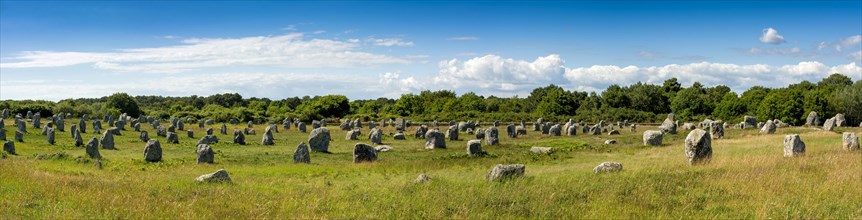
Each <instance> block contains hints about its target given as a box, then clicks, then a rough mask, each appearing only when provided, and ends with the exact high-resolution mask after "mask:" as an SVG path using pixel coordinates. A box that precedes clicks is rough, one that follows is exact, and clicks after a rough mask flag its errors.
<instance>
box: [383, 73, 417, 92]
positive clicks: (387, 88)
mask: <svg viewBox="0 0 862 220" xmlns="http://www.w3.org/2000/svg"><path fill="white" fill-rule="evenodd" d="M380 85H381V86H382V88H383V91H384V92H383V95H384V96H386V97H391V98H397V97H398V96H399V95H401V94H402V93H411V92H418V91H421V90H423V89H425V88H426V87H425V85H424V84H423V83H421V82H420V81H419V80H417V79H416V78H415V77H412V76H411V77H407V78H404V79H402V78H401V72H386V73H384V74H380Z"/></svg>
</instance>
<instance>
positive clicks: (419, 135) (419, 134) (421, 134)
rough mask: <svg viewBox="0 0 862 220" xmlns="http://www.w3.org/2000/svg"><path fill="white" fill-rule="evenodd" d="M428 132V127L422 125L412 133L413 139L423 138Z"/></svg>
mask: <svg viewBox="0 0 862 220" xmlns="http://www.w3.org/2000/svg"><path fill="white" fill-rule="evenodd" d="M426 132H428V126H425V125H422V126H419V127H417V128H416V132H414V133H413V137H415V138H416V139H422V138H425V133H426Z"/></svg>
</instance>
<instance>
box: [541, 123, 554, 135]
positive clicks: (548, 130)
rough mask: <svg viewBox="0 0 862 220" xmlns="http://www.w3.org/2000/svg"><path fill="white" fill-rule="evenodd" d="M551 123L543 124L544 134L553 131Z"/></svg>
mask: <svg viewBox="0 0 862 220" xmlns="http://www.w3.org/2000/svg"><path fill="white" fill-rule="evenodd" d="M551 126H553V125H551V123H544V124H542V134H550V133H551Z"/></svg>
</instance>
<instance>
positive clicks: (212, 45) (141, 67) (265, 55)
mask: <svg viewBox="0 0 862 220" xmlns="http://www.w3.org/2000/svg"><path fill="white" fill-rule="evenodd" d="M182 43H183V44H182V45H177V46H166V47H155V48H132V49H120V50H118V51H116V52H55V51H25V52H22V53H21V54H19V55H18V56H16V57H12V59H13V60H17V62H15V61H13V62H4V63H0V68H34V67H62V66H72V65H79V64H93V67H94V68H98V69H107V70H114V71H134V72H183V71H188V70H193V69H201V68H210V67H225V66H237V65H263V66H278V67H292V68H314V67H333V68H344V67H356V66H368V65H377V64H405V63H411V62H412V61H410V60H409V59H405V58H399V57H392V56H388V55H383V54H374V53H368V52H362V51H359V49H361V45H360V44H359V41H358V40H356V39H350V40H347V41H338V40H327V39H304V38H303V34H301V33H292V34H286V35H279V36H257V37H245V38H227V39H222V38H215V39H213V38H193V39H186V40H183V41H182Z"/></svg>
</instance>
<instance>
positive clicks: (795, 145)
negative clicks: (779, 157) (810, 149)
mask: <svg viewBox="0 0 862 220" xmlns="http://www.w3.org/2000/svg"><path fill="white" fill-rule="evenodd" d="M804 155H805V142H803V141H802V138H800V137H799V135H798V134H791V135H787V136H784V157H795V156H804Z"/></svg>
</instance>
